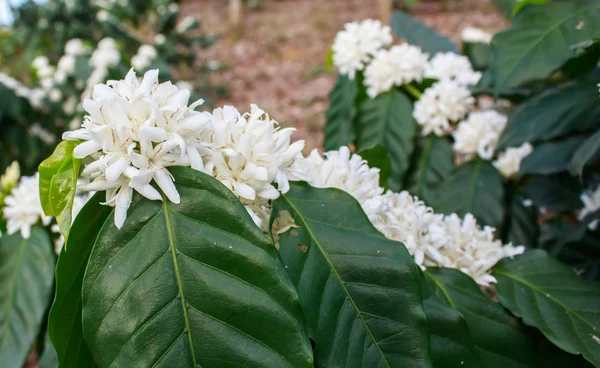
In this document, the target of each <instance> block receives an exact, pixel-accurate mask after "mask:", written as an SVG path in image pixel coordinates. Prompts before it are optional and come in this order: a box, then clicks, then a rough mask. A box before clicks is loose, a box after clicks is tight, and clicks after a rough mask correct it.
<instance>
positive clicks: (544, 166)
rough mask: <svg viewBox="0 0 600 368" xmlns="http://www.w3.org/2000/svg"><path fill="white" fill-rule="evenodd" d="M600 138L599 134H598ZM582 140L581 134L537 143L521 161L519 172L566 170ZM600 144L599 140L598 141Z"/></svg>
mask: <svg viewBox="0 0 600 368" xmlns="http://www.w3.org/2000/svg"><path fill="white" fill-rule="evenodd" d="M599 140H600V136H599ZM583 141H584V137H582V136H574V137H569V138H566V139H563V140H559V141H553V142H548V143H542V144H540V145H537V146H536V147H535V149H534V150H533V152H531V153H530V154H529V155H528V156H527V157H525V158H524V159H523V162H521V168H520V169H519V174H521V175H524V174H542V175H548V174H556V173H559V172H561V171H567V169H568V168H569V164H570V162H571V158H574V157H573V153H575V151H576V150H577V148H579V147H580V146H581V144H582V143H583ZM598 143H599V144H600V141H599V142H598Z"/></svg>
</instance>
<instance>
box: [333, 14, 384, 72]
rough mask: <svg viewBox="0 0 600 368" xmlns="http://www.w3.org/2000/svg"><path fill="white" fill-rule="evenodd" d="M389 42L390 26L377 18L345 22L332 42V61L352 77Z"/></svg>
mask: <svg viewBox="0 0 600 368" xmlns="http://www.w3.org/2000/svg"><path fill="white" fill-rule="evenodd" d="M391 43H392V33H391V30H390V27H388V26H383V25H382V24H381V22H380V21H378V20H373V19H366V20H363V21H362V22H360V23H359V22H352V23H346V24H345V25H344V30H343V31H341V32H338V34H337V36H336V37H335V41H334V42H333V46H332V50H333V63H334V64H335V66H337V68H338V69H339V70H340V73H341V74H344V75H348V76H349V77H350V79H354V76H355V75H356V72H357V71H359V70H363V69H364V68H365V66H366V65H367V64H368V62H369V61H370V60H371V58H372V57H373V56H374V55H375V54H376V53H377V51H379V50H380V49H382V48H384V47H387V46H389V45H390V44H391Z"/></svg>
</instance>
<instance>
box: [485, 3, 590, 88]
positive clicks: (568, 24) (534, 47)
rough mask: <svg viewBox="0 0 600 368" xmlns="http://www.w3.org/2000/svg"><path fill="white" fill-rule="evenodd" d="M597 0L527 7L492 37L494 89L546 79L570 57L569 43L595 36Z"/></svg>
mask: <svg viewBox="0 0 600 368" xmlns="http://www.w3.org/2000/svg"><path fill="white" fill-rule="evenodd" d="M599 24H600V2H598V1H596V0H572V1H567V2H551V3H548V4H544V5H537V6H527V7H525V8H523V9H522V10H521V11H519V13H518V14H517V15H516V17H515V19H514V22H513V24H512V25H511V27H510V28H509V29H507V30H505V31H503V32H500V33H498V34H497V35H496V36H495V37H494V39H493V40H492V49H493V57H492V61H491V67H490V69H491V71H492V74H493V77H494V88H495V91H496V92H499V91H502V90H504V89H506V88H510V87H516V86H520V85H522V84H524V83H527V82H531V81H534V80H537V79H542V78H546V77H547V76H548V75H549V74H550V73H552V72H553V71H554V70H556V69H558V68H559V67H561V66H562V65H563V64H564V63H565V62H566V61H567V60H568V59H570V58H571V57H573V51H572V50H571V49H570V48H569V46H570V45H574V44H577V43H579V42H583V41H586V40H589V39H591V38H593V37H596V36H598V31H599V26H598V25H599Z"/></svg>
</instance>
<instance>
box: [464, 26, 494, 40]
mask: <svg viewBox="0 0 600 368" xmlns="http://www.w3.org/2000/svg"><path fill="white" fill-rule="evenodd" d="M492 37H493V36H492V34H491V33H489V32H486V31H484V30H483V29H481V28H474V27H466V28H464V29H463V30H462V32H461V34H460V38H461V40H462V41H463V42H465V43H485V44H489V43H490V42H492Z"/></svg>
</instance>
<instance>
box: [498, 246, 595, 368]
mask: <svg viewBox="0 0 600 368" xmlns="http://www.w3.org/2000/svg"><path fill="white" fill-rule="evenodd" d="M493 274H494V276H495V277H496V278H497V279H498V285H497V295H498V298H499V299H500V301H501V302H502V304H503V305H504V306H505V307H506V308H508V309H509V310H510V311H511V312H512V313H513V314H515V315H516V316H519V317H521V318H523V322H525V324H527V325H530V326H534V327H536V328H538V329H540V331H542V333H543V334H544V335H545V336H546V337H547V338H548V339H549V340H550V341H552V342H553V343H554V344H555V345H557V346H558V347H560V348H561V349H563V350H565V351H567V352H569V353H572V354H582V355H583V356H584V357H585V358H586V359H587V360H589V361H590V362H592V363H593V364H594V365H596V366H598V365H600V337H599V336H598V334H599V333H598V330H600V298H599V295H600V284H597V283H592V282H587V281H583V280H581V279H580V278H579V277H577V276H576V275H575V273H574V272H573V270H572V269H570V268H569V267H568V266H565V265H563V264H561V263H559V262H558V261H557V260H556V259H554V258H552V257H550V256H549V255H548V254H547V253H546V252H544V251H540V250H536V251H529V252H527V253H525V254H523V255H520V256H516V257H514V258H513V259H508V258H506V259H504V260H502V261H501V262H500V263H499V264H498V265H496V267H494V272H493Z"/></svg>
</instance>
